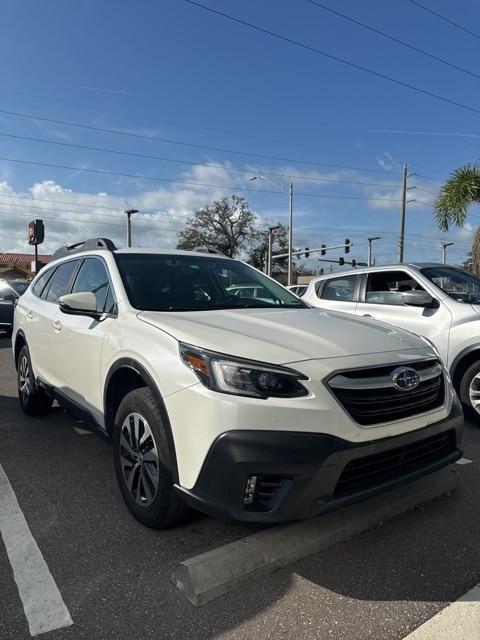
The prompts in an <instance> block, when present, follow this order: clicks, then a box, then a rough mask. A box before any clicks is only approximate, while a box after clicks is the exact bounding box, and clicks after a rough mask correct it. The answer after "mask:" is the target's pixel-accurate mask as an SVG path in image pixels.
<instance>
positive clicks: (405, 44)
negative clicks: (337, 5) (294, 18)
mask: <svg viewBox="0 0 480 640" xmlns="http://www.w3.org/2000/svg"><path fill="white" fill-rule="evenodd" d="M307 2H309V3H310V4H312V5H315V6H316V7H318V8H319V9H323V10H324V11H328V12H329V13H333V14H334V15H336V16H338V17H339V18H342V19H343V20H348V22H352V23H353V24H356V25H358V26H359V27H362V28H363V29H368V31H371V32H372V33H376V34H377V35H379V36H382V38H387V39H388V40H391V41H392V42H395V43H396V44H399V45H401V46H402V47H406V48H407V49H411V50H412V51H415V52H416V53H419V54H421V55H423V56H426V57H427V58H431V59H432V60H436V62H440V63H441V64H444V65H446V66H448V67H451V68H452V69H456V70H457V71H461V72H462V73H466V74H467V75H469V76H473V77H474V78H478V79H479V80H480V75H478V74H477V73H473V71H469V70H468V69H465V68H464V67H460V66H459V65H457V64H454V63H453V62H449V61H448V60H445V59H444V58H440V57H439V56H436V55H435V54H433V53H429V52H428V51H425V50H424V49H420V48H419V47H416V46H414V45H413V44H409V43H408V42H404V41H403V40H400V39H399V38H396V37H395V36H391V35H389V34H388V33H385V32H384V31H380V30H379V29H375V27H372V26H370V25H368V24H365V23H364V22H360V21H359V20H355V18H351V17H350V16H347V15H345V14H344V13H340V11H336V10H335V9H331V8H330V7H327V6H325V5H324V4H320V3H319V2H316V1H315V0H307Z"/></svg>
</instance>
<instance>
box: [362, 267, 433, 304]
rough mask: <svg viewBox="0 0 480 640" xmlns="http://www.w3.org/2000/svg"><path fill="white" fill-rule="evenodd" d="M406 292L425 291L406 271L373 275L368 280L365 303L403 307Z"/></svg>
mask: <svg viewBox="0 0 480 640" xmlns="http://www.w3.org/2000/svg"><path fill="white" fill-rule="evenodd" d="M404 291H424V289H423V288H422V287H421V286H420V285H419V284H418V282H417V281H416V280H415V279H414V278H412V276H411V275H410V274H408V273H406V272H405V271H382V272H376V273H371V274H369V276H368V280H367V293H366V297H365V302H369V303H371V304H391V305H397V306H399V305H403V304H404V303H403V300H402V293H403V292H404Z"/></svg>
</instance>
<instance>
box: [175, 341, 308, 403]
mask: <svg viewBox="0 0 480 640" xmlns="http://www.w3.org/2000/svg"><path fill="white" fill-rule="evenodd" d="M180 356H181V358H182V360H183V362H184V363H185V364H186V365H187V366H188V367H190V369H192V370H193V371H194V372H195V373H196V374H197V376H198V379H199V380H200V382H201V383H202V384H204V385H205V386H206V387H208V388H209V389H212V390H213V391H219V392H220V393H231V394H233V395H236V396H249V397H253V398H263V399H265V398H297V397H300V396H306V395H308V391H307V389H306V388H305V387H304V386H303V384H301V382H299V380H308V377H307V376H305V375H303V374H301V373H299V372H298V371H294V370H293V369H288V368H287V367H280V366H276V365H269V364H265V363H263V362H255V361H254V360H244V359H241V358H232V357H230V356H226V355H223V354H221V353H215V352H214V351H206V350H204V349H199V348H198V347H192V346H190V345H188V344H183V343H180Z"/></svg>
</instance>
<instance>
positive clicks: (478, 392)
mask: <svg viewBox="0 0 480 640" xmlns="http://www.w3.org/2000/svg"><path fill="white" fill-rule="evenodd" d="M468 395H469V398H470V404H471V405H472V409H473V410H474V411H476V412H477V413H480V372H479V373H477V375H476V376H474V378H473V379H472V381H471V382H470V387H469V389H468Z"/></svg>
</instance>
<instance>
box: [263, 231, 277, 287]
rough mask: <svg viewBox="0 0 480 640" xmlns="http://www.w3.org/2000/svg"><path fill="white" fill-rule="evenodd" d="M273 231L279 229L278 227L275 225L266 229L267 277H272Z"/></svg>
mask: <svg viewBox="0 0 480 640" xmlns="http://www.w3.org/2000/svg"><path fill="white" fill-rule="evenodd" d="M275 229H280V225H279V224H276V225H275V226H274V227H268V244H267V270H266V272H265V273H266V274H267V276H271V275H272V253H273V232H274V231H275Z"/></svg>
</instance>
